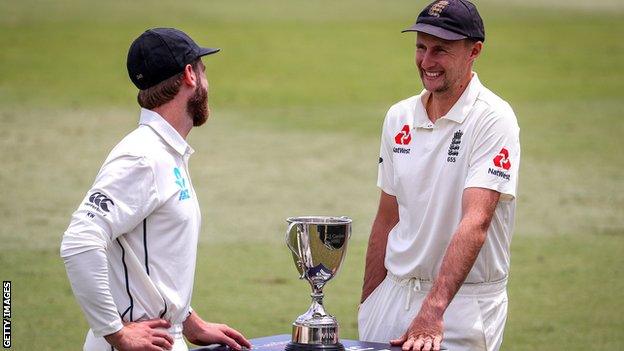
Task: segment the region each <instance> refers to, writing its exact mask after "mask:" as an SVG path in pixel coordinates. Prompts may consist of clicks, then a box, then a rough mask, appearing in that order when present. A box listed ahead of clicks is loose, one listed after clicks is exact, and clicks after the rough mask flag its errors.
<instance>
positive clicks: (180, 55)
mask: <svg viewBox="0 0 624 351" xmlns="http://www.w3.org/2000/svg"><path fill="white" fill-rule="evenodd" d="M219 50H221V49H217V48H202V47H199V45H197V44H196V43H195V42H194V41H193V39H191V38H190V37H189V36H188V35H186V34H185V33H184V32H182V31H180V30H177V29H175V28H154V29H148V30H146V31H145V32H144V33H143V34H141V35H140V36H139V37H138V38H136V39H135V40H134V42H133V43H132V45H130V49H129V50H128V61H127V63H126V65H127V67H128V75H129V76H130V80H132V83H134V85H136V87H137V88H139V89H141V90H145V89H147V88H150V87H153V86H154V85H156V84H158V83H160V82H162V81H164V80H165V79H167V78H171V77H173V76H174V75H176V74H178V73H180V72H182V71H183V70H184V67H186V65H188V64H190V63H193V62H194V61H195V60H197V59H198V58H200V57H202V56H205V55H210V54H214V53H216V52H218V51H219Z"/></svg>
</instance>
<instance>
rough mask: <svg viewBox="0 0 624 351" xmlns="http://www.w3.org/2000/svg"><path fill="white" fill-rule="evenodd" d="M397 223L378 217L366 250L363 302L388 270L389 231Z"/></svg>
mask: <svg viewBox="0 0 624 351" xmlns="http://www.w3.org/2000/svg"><path fill="white" fill-rule="evenodd" d="M395 225H396V221H394V220H391V221H384V220H382V219H379V218H376V219H375V222H374V223H373V228H372V230H371V235H370V238H369V241H368V249H367V251H366V265H365V268H364V284H363V286H362V296H361V300H360V301H361V302H364V300H365V299H366V298H367V297H368V295H370V294H371V293H372V292H373V290H375V288H377V286H379V284H380V283H381V282H382V281H383V280H384V278H385V277H386V274H387V270H386V267H385V264H384V261H385V258H386V246H387V244H388V233H389V232H390V230H391V229H392V228H393V227H394V226H395Z"/></svg>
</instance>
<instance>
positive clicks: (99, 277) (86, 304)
mask: <svg viewBox="0 0 624 351" xmlns="http://www.w3.org/2000/svg"><path fill="white" fill-rule="evenodd" d="M139 124H140V125H139V127H138V128H137V129H136V130H134V131H133V132H131V133H130V134H129V135H127V136H126V137H125V138H124V139H123V140H122V141H121V142H120V143H119V144H117V146H115V148H114V149H113V150H112V151H111V152H110V154H109V155H108V157H107V158H106V161H105V162H104V164H103V165H102V168H101V169H100V171H99V173H98V175H97V177H96V179H95V182H94V183H93V186H92V187H91V189H90V190H89V191H88V192H87V194H86V195H85V197H84V200H83V201H82V203H81V205H80V206H79V207H78V209H77V210H76V212H74V214H73V216H72V219H71V223H70V225H69V228H67V231H66V232H65V234H64V236H63V241H62V245H61V256H62V257H63V259H64V260H65V263H66V267H67V273H68V277H69V279H70V282H71V285H72V288H73V290H74V293H75V295H76V298H77V299H78V302H79V304H80V306H81V307H82V309H83V310H84V313H85V315H86V318H87V321H88V323H89V326H90V327H91V332H92V334H93V335H94V336H96V337H100V336H104V335H108V334H111V333H114V332H116V331H118V330H120V329H121V328H122V325H123V324H122V323H123V322H130V321H140V320H147V319H153V318H162V319H166V320H168V321H170V322H171V325H172V328H171V329H170V330H169V332H170V333H171V334H172V335H174V336H178V335H181V332H182V326H181V323H182V322H183V321H184V320H185V319H186V317H187V316H188V315H189V313H190V302H191V293H192V290H193V281H194V272H195V259H196V254H197V240H198V235H199V229H200V223H201V214H200V210H199V205H198V201H197V195H196V193H195V190H194V189H193V184H192V183H191V178H190V175H189V171H188V160H189V157H190V155H191V154H192V153H193V149H192V148H191V147H190V146H189V145H188V144H187V143H186V141H185V140H184V138H182V136H180V134H178V132H177V131H176V130H175V129H174V128H173V127H172V126H171V125H170V124H169V123H168V122H167V121H165V120H164V119H163V118H162V117H161V116H160V115H159V114H158V113H156V112H154V111H151V110H147V109H141V117H140V123H139Z"/></svg>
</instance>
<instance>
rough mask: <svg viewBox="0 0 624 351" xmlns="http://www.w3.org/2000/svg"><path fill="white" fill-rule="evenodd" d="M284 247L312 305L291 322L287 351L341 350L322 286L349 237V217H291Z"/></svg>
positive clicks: (333, 272) (335, 269)
mask: <svg viewBox="0 0 624 351" xmlns="http://www.w3.org/2000/svg"><path fill="white" fill-rule="evenodd" d="M286 221H287V222H288V230H287V231H286V245H287V246H288V248H290V251H292V256H293V259H294V261H295V265H296V266H297V270H298V271H299V275H300V276H299V279H306V280H307V281H308V282H309V283H310V286H311V287H312V294H311V295H310V296H312V305H311V306H310V308H309V309H308V311H307V312H306V313H304V314H302V315H301V316H299V317H298V318H297V319H296V320H295V322H294V323H293V325H292V326H293V328H292V341H291V342H290V343H289V344H288V345H287V346H286V351H320V350H322V351H343V350H344V346H343V345H342V344H341V343H340V341H339V338H338V321H337V320H336V318H334V317H333V316H331V315H329V314H327V312H325V308H324V307H323V286H324V285H325V283H327V282H328V281H329V280H331V279H332V278H333V277H334V276H335V275H336V274H337V273H338V270H339V268H340V265H341V264H342V261H343V260H344V257H345V253H346V250H347V242H348V241H349V237H350V236H351V218H348V217H313V216H309V217H291V218H288V219H287V220H286Z"/></svg>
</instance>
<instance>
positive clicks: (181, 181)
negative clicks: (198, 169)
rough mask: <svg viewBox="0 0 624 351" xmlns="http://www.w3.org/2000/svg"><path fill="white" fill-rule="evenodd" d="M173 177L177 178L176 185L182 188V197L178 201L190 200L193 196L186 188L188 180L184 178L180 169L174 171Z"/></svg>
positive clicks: (176, 168)
mask: <svg viewBox="0 0 624 351" xmlns="http://www.w3.org/2000/svg"><path fill="white" fill-rule="evenodd" d="M173 175H174V176H175V178H176V180H175V183H176V184H177V185H178V186H179V187H180V196H179V197H178V200H186V199H188V198H190V197H191V196H190V195H189V190H188V188H187V187H186V180H184V178H183V177H182V172H180V169H179V168H178V167H175V168H174V169H173Z"/></svg>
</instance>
